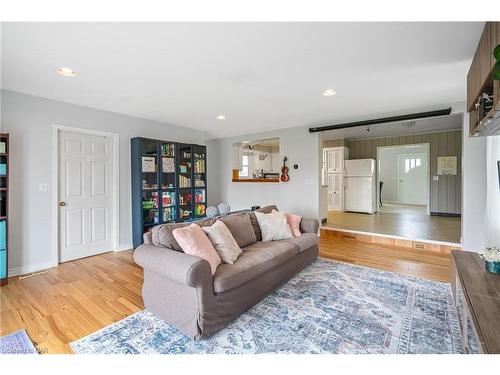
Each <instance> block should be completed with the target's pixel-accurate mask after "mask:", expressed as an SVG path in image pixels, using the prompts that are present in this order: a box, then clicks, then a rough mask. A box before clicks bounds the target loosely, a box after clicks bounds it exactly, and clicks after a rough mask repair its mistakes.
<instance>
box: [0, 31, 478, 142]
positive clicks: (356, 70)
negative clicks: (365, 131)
mask: <svg viewBox="0 0 500 375" xmlns="http://www.w3.org/2000/svg"><path fill="white" fill-rule="evenodd" d="M482 27H483V23H482V22H465V23H445V22H443V23H4V24H3V25H2V60H1V61H2V87H3V88H6V89H9V90H14V91H19V92H23V93H27V94H32V95H38V96H42V97H47V98H50V99H55V100H61V101H64V102H69V103H74V104H79V105H83V106H88V107H93V108H98V109H103V110H108V111H113V112H118V113H123V114H127V115H132V116H137V117H142V118H147V119H152V120H158V121H162V122H166V123H171V124H176V125H183V126H187V127H191V128H196V129H203V130H206V131H207V132H208V133H209V135H210V136H211V137H225V136H231V135H237V134H245V133H253V132H257V131H263V130H271V129H279V128H286V127H293V126H300V125H312V124H315V125H317V124H322V123H335V122H339V121H341V120H344V119H356V118H357V117H366V116H375V115H379V114H385V113H392V112H396V111H405V110H408V111H410V110H411V109H412V108H425V107H428V106H435V105H439V104H442V103H449V102H456V101H462V100H465V90H466V73H467V70H468V67H469V65H470V61H471V59H472V55H473V52H474V50H475V48H476V45H477V42H478V40H479V37H480V33H481V30H482ZM61 66H68V67H71V68H73V69H74V70H75V71H76V72H77V76H76V77H75V78H68V77H63V76H60V75H58V74H56V73H55V70H56V69H57V68H58V67H61ZM327 88H334V89H335V90H336V91H337V95H335V96H331V97H324V96H322V92H323V91H324V90H325V89H327ZM219 114H224V115H225V116H226V117H227V119H226V120H222V121H221V120H216V117H217V116H218V115H219Z"/></svg>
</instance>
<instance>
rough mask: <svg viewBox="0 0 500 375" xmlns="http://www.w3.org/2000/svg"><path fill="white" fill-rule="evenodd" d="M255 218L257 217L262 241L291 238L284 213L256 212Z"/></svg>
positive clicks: (291, 234)
mask: <svg viewBox="0 0 500 375" xmlns="http://www.w3.org/2000/svg"><path fill="white" fill-rule="evenodd" d="M255 216H257V220H258V221H259V226H260V230H261V231H262V241H273V240H284V239H286V238H293V233H292V230H291V229H290V226H289V225H288V222H287V220H286V215H285V213H284V212H278V211H274V212H272V213H270V214H263V213H261V212H256V213H255Z"/></svg>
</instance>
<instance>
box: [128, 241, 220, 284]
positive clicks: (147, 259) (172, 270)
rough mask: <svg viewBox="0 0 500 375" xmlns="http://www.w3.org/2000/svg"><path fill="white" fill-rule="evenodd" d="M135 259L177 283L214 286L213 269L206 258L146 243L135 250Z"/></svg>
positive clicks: (149, 269)
mask: <svg viewBox="0 0 500 375" xmlns="http://www.w3.org/2000/svg"><path fill="white" fill-rule="evenodd" d="M134 261H135V262H136V263H137V264H138V265H140V266H141V267H142V268H144V269H147V270H148V271H153V272H155V273H157V274H159V275H161V276H164V277H166V278H168V279H170V280H172V281H175V282H177V283H180V284H183V285H187V286H190V287H198V286H207V287H208V286H209V287H210V288H213V286H212V271H211V269H210V265H209V264H208V262H207V261H206V260H204V259H201V258H198V257H196V256H194V255H189V254H185V253H181V252H178V251H175V250H171V249H168V248H164V247H159V246H154V245H151V244H144V245H141V246H139V247H138V248H137V249H135V251H134Z"/></svg>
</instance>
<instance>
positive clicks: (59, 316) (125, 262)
mask: <svg viewBox="0 0 500 375" xmlns="http://www.w3.org/2000/svg"><path fill="white" fill-rule="evenodd" d="M141 288H142V268H140V267H138V266H136V265H135V263H134V261H133V260H132V251H123V252H119V253H113V252H111V253H106V254H102V255H97V256H94V257H89V258H84V259H79V260H76V261H72V262H67V263H62V264H60V265H59V267H55V268H51V269H50V270H48V271H47V273H45V274H41V275H37V276H33V277H28V278H26V279H18V278H17V277H13V278H11V279H10V280H9V284H8V285H7V286H3V287H2V288H0V321H1V324H0V335H6V334H9V333H12V332H14V331H17V330H19V329H22V328H26V330H27V332H28V335H29V336H30V338H31V339H32V341H33V342H34V343H35V344H36V345H37V348H38V350H39V351H41V352H47V353H72V351H71V348H70V347H69V345H68V344H69V343H70V342H72V341H74V340H77V339H79V338H81V337H83V336H86V335H88V334H90V333H92V332H94V331H97V330H99V329H101V328H103V327H105V326H107V325H110V324H112V323H113V322H116V321H119V320H121V319H123V318H125V317H126V316H128V315H130V314H133V313H135V312H137V311H140V310H142V309H143V308H144V305H143V302H142V297H141Z"/></svg>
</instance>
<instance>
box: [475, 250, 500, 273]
mask: <svg viewBox="0 0 500 375" xmlns="http://www.w3.org/2000/svg"><path fill="white" fill-rule="evenodd" d="M479 256H480V257H481V258H482V259H484V262H485V267H486V271H488V272H491V273H500V249H499V248H498V247H487V248H486V249H485V250H484V251H483V252H482V253H480V254H479Z"/></svg>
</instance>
